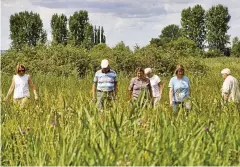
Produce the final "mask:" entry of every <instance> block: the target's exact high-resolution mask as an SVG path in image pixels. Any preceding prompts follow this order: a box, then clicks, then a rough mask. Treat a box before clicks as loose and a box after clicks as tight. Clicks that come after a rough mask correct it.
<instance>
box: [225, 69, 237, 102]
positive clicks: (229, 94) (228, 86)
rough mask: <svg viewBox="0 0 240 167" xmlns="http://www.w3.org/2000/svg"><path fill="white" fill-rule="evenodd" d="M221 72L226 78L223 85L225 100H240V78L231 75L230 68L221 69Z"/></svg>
mask: <svg viewBox="0 0 240 167" xmlns="http://www.w3.org/2000/svg"><path fill="white" fill-rule="evenodd" d="M221 74H222V76H223V78H224V79H225V80H224V82H223V85H222V97H223V100H224V101H225V102H226V101H228V102H230V101H232V102H240V90H239V83H238V80H237V79H236V78H234V77H233V76H232V75H231V71H230V69H229V68H224V69H223V70H222V71H221Z"/></svg>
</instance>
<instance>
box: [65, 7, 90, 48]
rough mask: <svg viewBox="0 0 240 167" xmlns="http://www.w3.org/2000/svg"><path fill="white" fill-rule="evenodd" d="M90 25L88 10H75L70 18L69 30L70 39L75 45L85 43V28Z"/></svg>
mask: <svg viewBox="0 0 240 167" xmlns="http://www.w3.org/2000/svg"><path fill="white" fill-rule="evenodd" d="M88 26H89V18H88V12H87V11H85V10H80V11H79V12H74V14H73V15H72V16H70V19H69V31H70V40H72V41H73V43H74V45H76V46H80V45H81V44H83V41H84V38H85V34H86V33H85V28H86V27H88Z"/></svg>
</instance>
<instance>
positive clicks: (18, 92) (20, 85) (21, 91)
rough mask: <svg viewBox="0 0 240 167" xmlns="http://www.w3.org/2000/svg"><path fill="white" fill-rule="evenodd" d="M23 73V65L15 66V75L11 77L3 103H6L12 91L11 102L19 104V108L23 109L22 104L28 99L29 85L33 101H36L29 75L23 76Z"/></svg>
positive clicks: (33, 86)
mask: <svg viewBox="0 0 240 167" xmlns="http://www.w3.org/2000/svg"><path fill="white" fill-rule="evenodd" d="M25 71H26V68H25V66H24V65H17V67H16V75H14V76H13V79H12V84H11V86H10V88H9V91H8V93H7V96H6V97H5V99H4V101H7V100H8V98H9V96H10V95H11V94H12V92H13V90H14V94H13V102H14V103H16V104H19V105H20V107H21V108H23V107H24V104H25V103H26V102H27V100H28V99H29V98H30V92H29V85H30V87H31V88H32V89H33V93H34V96H35V100H37V99H38V95H37V91H36V87H35V85H34V84H33V82H32V78H31V76H30V75H28V74H25Z"/></svg>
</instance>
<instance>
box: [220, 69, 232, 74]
mask: <svg viewBox="0 0 240 167" xmlns="http://www.w3.org/2000/svg"><path fill="white" fill-rule="evenodd" d="M221 74H227V75H230V74H231V71H230V69H229V68H224V69H223V70H222V71H221Z"/></svg>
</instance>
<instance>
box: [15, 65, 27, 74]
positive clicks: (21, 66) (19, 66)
mask: <svg viewBox="0 0 240 167" xmlns="http://www.w3.org/2000/svg"><path fill="white" fill-rule="evenodd" d="M19 68H24V70H25V71H26V67H25V66H24V65H23V64H18V65H17V66H16V70H15V72H16V74H18V70H19Z"/></svg>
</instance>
